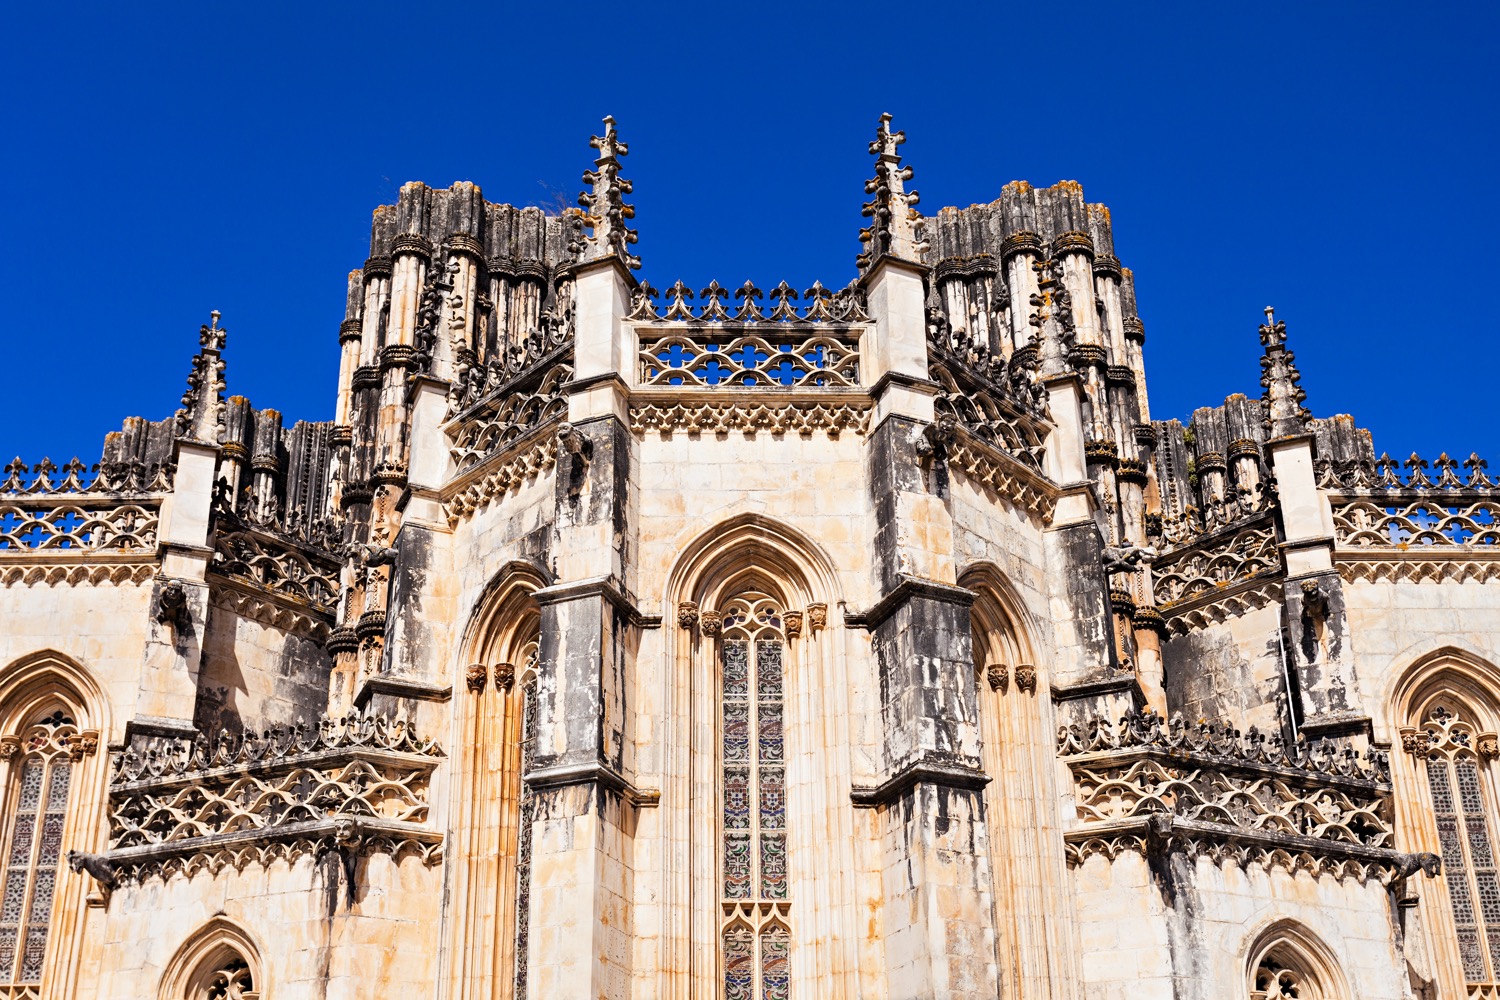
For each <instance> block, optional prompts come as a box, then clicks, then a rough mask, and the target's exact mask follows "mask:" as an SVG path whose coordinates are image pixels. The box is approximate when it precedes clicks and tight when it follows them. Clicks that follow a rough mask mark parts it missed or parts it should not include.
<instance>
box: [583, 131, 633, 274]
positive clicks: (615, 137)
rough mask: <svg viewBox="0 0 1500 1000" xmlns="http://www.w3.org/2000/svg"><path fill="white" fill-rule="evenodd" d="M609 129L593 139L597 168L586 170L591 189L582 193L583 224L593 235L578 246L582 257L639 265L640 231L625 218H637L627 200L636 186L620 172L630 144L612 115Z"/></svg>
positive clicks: (587, 181) (584, 174)
mask: <svg viewBox="0 0 1500 1000" xmlns="http://www.w3.org/2000/svg"><path fill="white" fill-rule="evenodd" d="M604 125H605V130H604V134H603V135H602V136H598V135H596V136H594V137H593V138H591V139H589V145H590V146H592V147H593V148H594V149H597V150H598V151H599V158H598V159H597V160H595V161H594V167H595V169H594V170H585V171H584V172H583V182H584V183H585V184H587V185H589V190H587V191H584V192H583V193H581V194H580V195H579V196H578V204H579V205H581V206H583V220H582V221H583V225H584V226H585V227H586V228H588V229H592V230H593V235H592V236H587V237H584V239H583V240H582V242H581V243H580V244H579V246H578V250H579V258H578V259H579V260H580V261H591V260H603V259H604V258H606V257H610V256H614V257H618V258H619V259H620V260H621V261H622V262H623V263H624V264H625V265H626V266H627V267H630V268H638V267H640V266H641V259H640V258H639V257H637V256H635V255H634V254H632V253H631V252H630V249H629V248H630V245H631V244H633V243H635V241H636V239H637V233H636V231H635V230H634V229H631V228H629V227H627V226H626V225H625V220H627V219H633V218H635V206H634V205H627V204H625V195H627V194H630V193H631V191H633V190H634V187H633V185H631V183H630V182H629V181H628V180H625V179H624V178H623V177H621V176H620V157H622V156H625V155H627V154H628V153H629V152H630V146H629V145H627V144H626V143H624V142H621V141H620V133H619V131H618V130H617V129H616V128H615V119H614V116H612V115H605V116H604Z"/></svg>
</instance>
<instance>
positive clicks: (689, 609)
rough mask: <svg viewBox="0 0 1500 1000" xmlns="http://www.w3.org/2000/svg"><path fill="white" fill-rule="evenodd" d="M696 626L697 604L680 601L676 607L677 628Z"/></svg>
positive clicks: (695, 602)
mask: <svg viewBox="0 0 1500 1000" xmlns="http://www.w3.org/2000/svg"><path fill="white" fill-rule="evenodd" d="M697 624H698V602H697V601H681V602H679V603H678V605H677V627H678V628H689V629H690V628H693V627H694V626H696V625H697Z"/></svg>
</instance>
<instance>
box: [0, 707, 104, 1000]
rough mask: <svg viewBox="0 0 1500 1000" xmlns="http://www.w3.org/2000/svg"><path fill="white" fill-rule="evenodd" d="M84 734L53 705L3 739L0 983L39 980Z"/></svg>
mask: <svg viewBox="0 0 1500 1000" xmlns="http://www.w3.org/2000/svg"><path fill="white" fill-rule="evenodd" d="M82 739H84V737H82V736H81V734H80V733H79V731H78V727H77V724H76V723H75V722H74V721H73V719H72V718H71V717H70V716H68V715H67V714H65V713H64V712H62V711H54V712H53V713H52V714H51V715H48V716H46V717H45V718H43V719H41V720H40V721H38V722H36V723H34V724H33V725H31V726H29V727H27V728H26V729H25V730H23V731H22V733H21V735H20V736H19V737H7V738H6V739H5V740H3V741H0V754H3V755H4V756H6V757H9V758H10V759H11V781H10V787H9V788H8V789H7V790H6V809H5V833H4V837H5V839H4V842H3V844H0V850H3V852H4V853H3V855H0V856H3V857H4V859H5V879H4V889H3V896H0V984H8V985H31V984H40V983H41V979H42V963H43V960H44V959H45V957H46V952H47V932H48V928H49V926H50V924H51V921H52V903H53V897H54V896H55V894H56V891H57V885H58V882H59V879H60V876H61V873H62V860H63V851H62V838H63V828H64V826H65V824H66V822H67V815H68V800H69V798H70V796H71V790H72V784H73V758H72V753H73V752H79V751H81V752H86V749H87V748H83V747H82V746H81V745H80V746H75V745H74V744H75V743H78V742H79V741H80V740H82Z"/></svg>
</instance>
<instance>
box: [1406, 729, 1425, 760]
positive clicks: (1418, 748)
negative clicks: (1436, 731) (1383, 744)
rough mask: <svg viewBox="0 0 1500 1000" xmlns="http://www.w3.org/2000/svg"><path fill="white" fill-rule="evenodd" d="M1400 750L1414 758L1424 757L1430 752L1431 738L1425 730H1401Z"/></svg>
mask: <svg viewBox="0 0 1500 1000" xmlns="http://www.w3.org/2000/svg"><path fill="white" fill-rule="evenodd" d="M1401 749H1402V750H1405V751H1406V752H1407V753H1409V754H1411V755H1412V756H1414V757H1426V756H1427V754H1428V753H1429V752H1430V751H1431V750H1432V737H1431V736H1430V735H1428V733H1427V731H1426V730H1422V729H1413V728H1411V727H1410V726H1406V727H1403V728H1402V729H1401Z"/></svg>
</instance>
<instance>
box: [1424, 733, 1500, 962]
mask: <svg viewBox="0 0 1500 1000" xmlns="http://www.w3.org/2000/svg"><path fill="white" fill-rule="evenodd" d="M1424 728H1425V730H1426V732H1427V739H1428V750H1427V759H1426V761H1425V764H1426V771H1427V789H1428V792H1429V794H1430V797H1431V801H1432V812H1433V819H1434V821H1435V823H1436V825H1437V834H1438V849H1439V850H1440V851H1441V853H1442V857H1443V880H1444V882H1445V883H1446V885H1447V889H1448V905H1449V906H1450V907H1451V909H1452V911H1453V924H1454V929H1455V930H1456V931H1457V933H1458V953H1459V958H1460V960H1461V961H1462V962H1463V967H1464V978H1465V979H1466V980H1467V981H1468V982H1470V983H1495V982H1500V874H1497V870H1496V866H1495V851H1494V847H1493V841H1492V839H1491V835H1490V818H1489V811H1488V809H1487V808H1486V804H1485V803H1486V799H1487V797H1488V795H1489V794H1490V793H1489V789H1488V788H1487V787H1486V782H1485V779H1484V777H1483V774H1482V771H1481V764H1480V761H1479V757H1478V756H1477V753H1476V750H1477V747H1476V746H1475V743H1476V739H1475V733H1474V728H1473V726H1472V725H1470V724H1469V723H1468V722H1467V721H1465V720H1464V719H1462V718H1461V717H1460V716H1458V715H1456V714H1454V712H1453V711H1452V710H1450V709H1448V708H1446V707H1443V706H1441V705H1440V706H1438V707H1437V708H1434V709H1433V710H1432V712H1431V714H1430V715H1429V716H1428V718H1427V722H1426V723H1425V724H1424Z"/></svg>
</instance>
